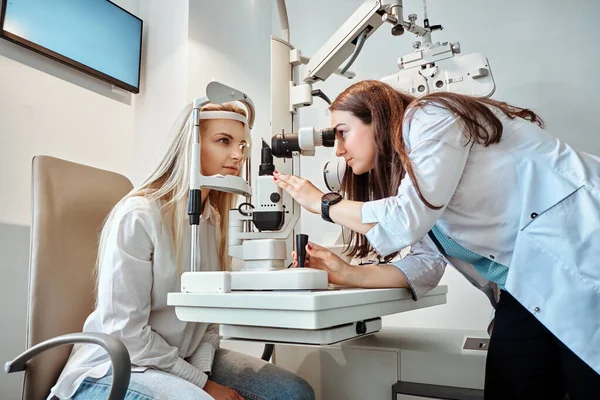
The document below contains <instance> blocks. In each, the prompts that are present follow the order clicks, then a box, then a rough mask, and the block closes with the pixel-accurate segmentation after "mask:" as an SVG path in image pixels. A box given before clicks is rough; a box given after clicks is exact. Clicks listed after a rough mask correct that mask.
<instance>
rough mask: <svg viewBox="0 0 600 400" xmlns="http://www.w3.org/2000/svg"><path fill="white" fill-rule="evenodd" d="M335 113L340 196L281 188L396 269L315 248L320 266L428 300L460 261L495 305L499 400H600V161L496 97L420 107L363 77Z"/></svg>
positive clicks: (281, 179)
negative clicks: (341, 163) (403, 253)
mask: <svg viewBox="0 0 600 400" xmlns="http://www.w3.org/2000/svg"><path fill="white" fill-rule="evenodd" d="M557 101H564V99H562V100H559V99H557ZM330 110H331V111H332V113H331V120H332V126H334V127H335V128H336V130H337V150H336V154H337V155H338V156H339V157H344V159H345V160H346V162H347V170H346V174H345V175H344V179H343V183H342V188H341V195H340V194H337V193H328V194H325V195H324V194H323V193H322V192H321V191H320V190H319V189H317V188H316V187H315V186H314V185H312V184H311V183H310V182H309V181H307V180H304V179H302V178H299V177H296V176H292V175H281V174H277V173H276V174H275V177H274V179H276V182H278V183H279V186H280V187H281V188H283V189H285V190H286V191H287V192H288V193H290V194H291V195H292V197H294V199H296V200H297V201H298V202H299V203H300V204H301V205H302V206H303V207H304V208H305V209H307V210H309V211H310V212H313V213H317V214H321V215H322V216H323V218H324V219H325V220H328V221H332V222H334V223H337V224H340V225H342V226H344V227H347V228H349V229H350V230H351V231H352V240H351V243H350V246H349V254H350V255H352V256H357V257H364V256H367V255H368V254H369V253H371V252H372V251H374V252H376V253H378V254H379V256H381V257H382V259H383V260H384V262H383V263H382V264H380V265H376V266H353V265H349V264H347V263H345V262H343V261H342V260H341V259H340V258H339V257H337V256H335V255H334V254H332V253H331V252H329V251H327V250H326V249H324V248H322V247H320V246H317V245H316V244H314V243H310V244H309V246H308V247H307V254H308V260H307V262H308V266H310V267H313V268H321V269H324V270H326V271H327V272H328V273H329V279H330V281H331V282H334V283H338V284H342V285H346V286H357V287H367V288H376V287H407V288H410V289H411V290H412V293H413V296H414V298H415V299H418V298H419V297H420V296H422V295H423V294H424V293H426V292H427V291H429V290H431V289H432V288H433V287H435V286H436V285H437V284H438V281H439V279H440V278H441V276H442V274H443V270H444V266H445V265H446V263H447V262H450V264H452V265H453V266H454V267H456V268H457V269H458V270H459V271H460V272H461V273H462V274H463V275H464V276H465V277H466V278H467V279H469V280H470V281H471V282H472V283H473V284H474V285H476V286H477V287H479V288H480V289H482V290H483V291H484V292H485V293H486V294H487V295H488V297H489V298H490V300H491V302H492V304H493V306H494V307H495V308H496V312H495V323H494V328H493V331H492V333H491V342H490V346H489V350H488V357H487V368H486V382H485V398H486V399H503V400H504V399H544V400H552V399H556V400H563V398H564V397H565V394H567V393H568V395H569V396H570V400H586V399H592V398H597V397H598V396H599V393H600V375H599V373H600V261H599V259H600V159H599V158H598V157H595V156H592V155H590V154H586V153H582V152H577V151H575V150H573V149H572V148H571V147H569V146H568V145H566V144H565V143H563V142H561V141H560V140H558V139H557V138H556V137H554V136H552V135H550V134H549V133H548V132H546V131H545V130H544V129H543V122H542V120H541V119H540V117H538V116H537V115H536V114H535V113H534V112H532V111H530V110H528V109H524V108H519V107H515V106H511V105H509V104H506V103H502V102H498V101H494V100H491V99H481V98H474V97H469V96H464V95H459V94H453V93H436V94H430V95H427V96H424V97H422V98H419V99H416V98H413V97H412V96H409V95H407V94H403V93H400V92H397V91H395V90H393V89H392V88H391V87H390V86H388V85H386V84H384V83H381V82H379V81H362V82H358V83H356V84H354V85H352V86H350V87H349V88H347V89H346V90H345V91H344V92H343V93H341V94H340V95H339V96H338V97H337V99H336V100H335V101H334V102H333V104H332V105H331V107H330ZM407 246H411V252H410V254H409V255H408V256H407V257H405V258H404V259H402V260H399V261H396V262H391V260H392V258H393V257H394V256H395V255H396V254H397V252H398V251H400V250H401V249H403V248H405V247H407ZM294 257H295V255H294Z"/></svg>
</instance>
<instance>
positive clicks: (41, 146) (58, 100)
mask: <svg viewBox="0 0 600 400" xmlns="http://www.w3.org/2000/svg"><path fill="white" fill-rule="evenodd" d="M117 3H118V4H119V5H121V6H122V7H124V8H126V9H127V10H129V11H131V12H133V13H136V11H137V6H138V0H121V1H117ZM142 90H143V88H142ZM133 127H134V113H133V106H132V95H131V94H129V93H128V92H123V91H121V90H115V91H113V90H112V88H111V85H110V84H107V83H105V82H103V81H100V80H98V79H96V78H94V77H91V76H89V75H87V74H84V73H81V72H79V71H76V70H74V69H72V68H69V67H67V66H65V65H63V64H60V63H58V62H56V61H53V60H51V59H48V58H46V57H44V56H41V55H39V54H36V53H34V52H32V51H29V50H27V49H24V48H22V47H20V46H17V45H16V44H13V43H11V42H8V41H6V40H0V240H1V242H0V249H1V250H2V251H1V252H0V254H1V255H2V260H1V263H0V265H1V268H0V321H1V323H0V325H1V326H2V335H1V337H2V340H1V341H0V361H2V362H4V361H7V360H9V359H12V358H13V357H14V356H16V355H17V354H18V353H20V352H21V351H23V350H25V320H26V307H27V278H28V262H29V260H28V258H29V251H28V250H29V226H30V218H31V214H30V200H29V199H30V185H31V159H32V158H33V156H35V155H38V154H46V155H51V156H55V157H60V158H64V159H67V160H71V161H75V162H80V163H84V164H88V165H92V166H94V167H98V168H103V169H108V170H113V171H117V172H120V173H123V174H125V175H127V176H128V175H130V173H131V170H132V166H133V163H132V159H131V155H132V152H133ZM21 385H22V374H21V373H17V374H11V375H6V374H4V373H2V374H0V398H2V399H17V398H20V393H21Z"/></svg>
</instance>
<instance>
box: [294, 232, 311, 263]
mask: <svg viewBox="0 0 600 400" xmlns="http://www.w3.org/2000/svg"><path fill="white" fill-rule="evenodd" d="M307 244H308V235H305V234H303V233H299V234H297V235H296V252H297V253H298V268H304V259H305V258H306V245H307Z"/></svg>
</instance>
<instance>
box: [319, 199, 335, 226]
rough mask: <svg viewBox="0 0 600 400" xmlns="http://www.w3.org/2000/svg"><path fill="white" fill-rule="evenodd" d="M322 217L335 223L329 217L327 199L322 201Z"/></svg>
mask: <svg viewBox="0 0 600 400" xmlns="http://www.w3.org/2000/svg"><path fill="white" fill-rule="evenodd" d="M321 218H323V219H324V220H325V221H327V222H332V223H333V220H332V219H331V218H330V217H329V203H328V202H326V201H322V202H321Z"/></svg>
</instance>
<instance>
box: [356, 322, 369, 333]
mask: <svg viewBox="0 0 600 400" xmlns="http://www.w3.org/2000/svg"><path fill="white" fill-rule="evenodd" d="M356 333H358V334H359V335H364V334H365V333H367V324H366V323H365V321H358V322H357V323H356Z"/></svg>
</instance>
